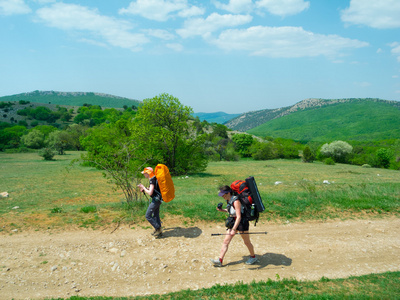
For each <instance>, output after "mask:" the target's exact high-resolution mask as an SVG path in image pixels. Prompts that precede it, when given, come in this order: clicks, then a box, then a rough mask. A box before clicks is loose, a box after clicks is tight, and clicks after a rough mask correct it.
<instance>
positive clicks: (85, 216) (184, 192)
mask: <svg viewBox="0 0 400 300" xmlns="http://www.w3.org/2000/svg"><path fill="white" fill-rule="evenodd" d="M79 157H80V153H79V152H67V154H66V155H62V156H56V157H55V160H54V161H44V160H43V159H42V158H41V157H40V156H39V155H38V154H37V153H19V154H9V153H0V192H8V193H9V197H8V198H2V199H0V225H1V227H0V230H1V231H3V233H6V232H10V233H11V231H12V230H13V229H20V230H24V229H34V230H41V229H43V228H45V229H51V228H65V227H68V226H74V227H91V228H93V229H96V228H100V227H102V226H110V225H112V226H115V225H113V223H117V222H118V223H126V224H133V223H136V224H141V223H143V224H146V222H145V219H144V214H145V210H146V207H147V202H148V199H147V198H146V197H145V196H143V195H140V197H141V198H140V200H139V201H137V202H135V203H130V204H127V202H126V201H125V199H124V196H123V194H122V192H121V191H119V190H115V189H114V186H113V185H112V184H111V183H108V182H107V180H106V179H105V178H104V177H103V175H102V172H101V171H99V170H96V169H94V168H90V167H83V166H81V165H79V164H74V165H71V164H70V163H71V160H73V159H76V158H79ZM248 176H254V177H255V178H256V182H257V185H258V188H259V190H260V194H261V196H262V198H263V201H264V204H265V207H266V211H265V212H264V213H262V214H261V217H260V221H261V222H286V221H288V220H289V221H291V222H302V221H307V220H311V219H321V220H324V219H335V218H339V219H346V218H358V217H359V218H364V217H384V216H393V215H396V216H398V215H399V207H400V174H399V172H398V171H395V170H386V169H375V168H363V167H360V166H353V165H344V164H336V165H325V164H322V163H319V162H314V163H307V164H306V163H303V162H301V161H300V160H271V161H253V160H241V161H239V162H210V163H209V165H208V167H207V169H206V171H205V172H203V173H199V174H188V175H187V176H180V177H174V178H173V180H174V183H175V188H176V198H175V199H174V200H173V201H172V202H170V203H165V204H163V207H162V217H163V218H165V219H167V220H168V219H174V220H175V221H178V222H181V223H182V224H193V223H194V222H220V221H222V220H223V218H224V216H221V214H218V212H217V211H216V210H215V209H214V208H215V206H216V205H217V204H218V202H220V200H221V199H219V198H218V197H217V191H218V187H219V186H220V185H224V184H230V183H231V182H232V181H234V180H237V179H245V178H246V177H248ZM324 181H325V183H324ZM142 182H143V183H144V184H147V182H146V180H145V179H144V178H143V181H142Z"/></svg>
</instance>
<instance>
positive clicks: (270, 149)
mask: <svg viewBox="0 0 400 300" xmlns="http://www.w3.org/2000/svg"><path fill="white" fill-rule="evenodd" d="M251 153H252V157H253V158H254V159H255V160H269V159H275V158H277V156H278V155H277V149H276V146H275V144H274V143H273V142H255V143H254V144H253V145H252V146H251Z"/></svg>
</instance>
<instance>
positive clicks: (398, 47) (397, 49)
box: [390, 42, 400, 62]
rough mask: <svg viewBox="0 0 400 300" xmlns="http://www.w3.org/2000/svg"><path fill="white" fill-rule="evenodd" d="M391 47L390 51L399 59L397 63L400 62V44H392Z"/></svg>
mask: <svg viewBox="0 0 400 300" xmlns="http://www.w3.org/2000/svg"><path fill="white" fill-rule="evenodd" d="M390 47H392V50H391V51H390V52H391V53H392V54H393V55H394V56H396V57H397V61H398V62H400V43H397V42H395V43H392V44H390Z"/></svg>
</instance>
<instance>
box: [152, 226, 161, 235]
mask: <svg viewBox="0 0 400 300" xmlns="http://www.w3.org/2000/svg"><path fill="white" fill-rule="evenodd" d="M152 234H153V235H154V236H155V237H159V236H161V235H162V229H161V227H160V228H158V229H156V230H154V232H153V233H152Z"/></svg>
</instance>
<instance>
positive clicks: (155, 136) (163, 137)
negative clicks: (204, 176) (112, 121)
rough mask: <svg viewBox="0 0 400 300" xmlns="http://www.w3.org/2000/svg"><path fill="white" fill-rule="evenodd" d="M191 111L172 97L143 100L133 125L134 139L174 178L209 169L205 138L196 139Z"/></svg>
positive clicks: (198, 137) (161, 96)
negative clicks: (164, 166)
mask: <svg viewBox="0 0 400 300" xmlns="http://www.w3.org/2000/svg"><path fill="white" fill-rule="evenodd" d="M192 112H193V111H192V109H191V108H190V107H187V106H184V105H182V104H181V103H180V102H179V99H178V98H175V97H173V96H171V95H169V94H161V95H159V96H156V97H154V98H152V99H145V100H143V104H142V105H141V106H140V107H139V109H138V112H137V114H136V118H135V119H134V122H133V124H132V128H131V132H132V135H133V136H132V138H134V139H136V140H137V141H140V143H141V145H142V147H143V151H146V152H148V153H151V155H150V156H151V157H153V158H154V161H153V162H154V163H156V162H160V163H164V164H166V165H167V166H168V168H169V169H170V172H171V173H172V174H174V175H179V174H185V173H188V172H198V171H202V170H204V169H205V168H206V166H207V157H206V155H205V152H204V137H202V136H196V135H193V134H192V132H194V131H195V130H194V128H190V127H189V126H190V125H189V119H190V116H191V114H192Z"/></svg>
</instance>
